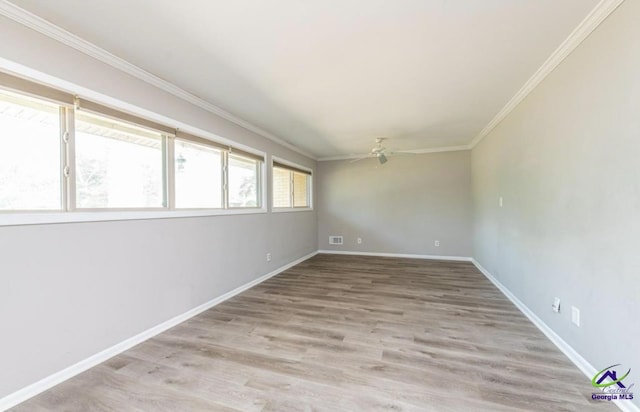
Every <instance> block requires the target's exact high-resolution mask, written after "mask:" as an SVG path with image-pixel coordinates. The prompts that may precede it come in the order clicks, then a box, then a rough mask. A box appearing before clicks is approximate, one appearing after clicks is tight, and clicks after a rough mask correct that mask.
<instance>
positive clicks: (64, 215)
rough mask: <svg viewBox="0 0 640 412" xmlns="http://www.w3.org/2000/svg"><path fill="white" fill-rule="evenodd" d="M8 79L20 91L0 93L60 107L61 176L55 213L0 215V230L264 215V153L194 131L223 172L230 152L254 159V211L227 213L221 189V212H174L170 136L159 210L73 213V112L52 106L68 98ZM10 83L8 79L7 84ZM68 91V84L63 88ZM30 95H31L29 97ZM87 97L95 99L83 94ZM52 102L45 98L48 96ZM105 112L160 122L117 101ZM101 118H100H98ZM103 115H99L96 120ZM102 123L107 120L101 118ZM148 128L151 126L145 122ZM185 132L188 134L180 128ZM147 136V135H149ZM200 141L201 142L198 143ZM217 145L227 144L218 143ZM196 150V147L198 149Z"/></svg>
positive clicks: (27, 82)
mask: <svg viewBox="0 0 640 412" xmlns="http://www.w3.org/2000/svg"><path fill="white" fill-rule="evenodd" d="M11 77H13V78H14V79H13V80H15V82H16V84H18V85H20V88H15V87H12V85H11V84H8V85H6V84H3V83H0V88H2V89H6V90H9V91H11V92H14V93H17V94H21V95H25V96H31V97H35V98H39V99H43V100H50V101H53V102H54V103H56V104H59V105H60V120H61V122H60V145H61V152H60V157H61V159H60V173H61V176H62V182H61V193H60V196H61V200H62V201H61V209H59V210H58V209H55V210H4V211H0V227H2V226H17V225H39V224H52V223H75V222H101V221H116V220H141V219H171V218H180V217H204V216H219V215H222V216H224V215H244V214H263V213H267V212H268V210H267V204H268V203H267V202H268V190H267V187H266V186H265V184H266V182H267V179H266V176H267V153H266V152H263V151H259V150H256V149H253V148H251V147H248V146H245V145H242V144H237V143H235V142H232V141H230V140H228V139H225V138H223V137H220V136H216V135H214V134H211V133H208V132H206V131H202V130H200V129H195V128H190V129H192V130H195V131H196V132H195V135H196V136H198V139H199V141H202V142H205V143H203V144H206V142H211V143H210V144H211V145H212V146H214V147H220V146H224V147H226V150H224V149H223V150H222V155H223V164H224V167H226V164H227V161H228V160H227V158H228V153H229V151H230V150H234V149H235V150H236V152H235V154H237V155H238V156H243V155H245V156H247V157H251V156H255V157H256V158H257V159H261V160H258V164H259V166H258V168H257V169H258V176H257V179H258V187H257V192H258V193H257V198H258V201H259V202H260V205H259V206H258V207H239V208H228V204H227V197H228V194H227V188H226V187H224V186H223V207H224V208H222V209H220V208H216V209H214V208H207V209H184V208H180V209H176V208H175V170H174V167H175V163H174V162H175V139H176V136H175V135H170V134H166V133H163V151H164V156H163V161H164V163H163V174H164V176H163V177H164V179H163V181H164V207H157V208H126V209H124V208H118V209H116V208H100V209H76V208H75V201H76V191H75V189H76V187H75V186H76V185H75V111H76V109H75V108H74V107H73V105H72V104H68V103H63V102H61V101H57V100H53V99H54V98H57V97H58V95H60V96H62V97H64V98H68V97H69V96H70V94H69V93H65V92H60V91H59V90H57V89H54V88H51V87H49V86H40V85H39V84H37V83H35V82H33V81H31V80H22V79H20V78H17V77H14V76H12V75H8V74H4V73H2V72H0V78H1V79H5V78H11ZM9 80H10V81H13V80H12V79H9ZM65 88H68V84H66V85H65ZM32 90H36V92H32ZM41 90H44V92H45V94H43V95H41V94H38V92H39V91H41ZM87 93H88V94H89V95H92V94H95V93H93V92H89V91H87ZM50 95H51V96H52V97H51V98H49V96H50ZM94 101H95V102H97V103H92V102H88V103H89V104H92V105H97V106H99V105H101V103H100V100H99V99H96V100H94ZM105 104H108V105H109V106H110V107H115V109H113V110H114V111H118V107H121V106H124V107H126V109H123V110H126V112H127V113H132V117H136V116H137V113H136V112H139V113H144V114H141V115H140V119H143V120H144V119H145V117H146V118H150V119H153V118H154V117H160V116H159V115H155V114H153V113H149V112H147V111H145V110H143V109H139V108H135V110H134V109H132V108H133V106H131V105H129V104H125V103H123V102H120V101H109V102H106V103H105ZM98 114H101V113H98ZM102 115H105V114H102ZM107 117H109V116H108V114H107ZM117 120H119V121H123V122H125V123H131V124H134V125H135V126H138V127H142V128H145V127H146V125H145V124H144V123H143V124H138V123H136V122H135V121H130V120H129V119H127V118H123V119H117ZM149 122H154V120H149ZM159 122H160V124H172V123H178V124H179V126H181V127H185V126H186V125H184V124H181V123H179V122H174V121H171V122H169V121H167V120H166V119H163V120H161V121H159ZM186 128H189V127H188V126H186ZM152 130H153V129H152ZM176 130H177V128H176ZM200 136H202V137H200ZM221 141H224V142H228V143H222V142H221ZM201 144H202V143H201ZM222 175H223V179H226V178H227V177H226V176H227V174H226V172H225V171H224V170H223V174H222Z"/></svg>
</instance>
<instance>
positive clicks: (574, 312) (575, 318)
mask: <svg viewBox="0 0 640 412" xmlns="http://www.w3.org/2000/svg"><path fill="white" fill-rule="evenodd" d="M571 322H573V323H574V324H575V325H576V326H580V309H578V308H576V307H575V306H571Z"/></svg>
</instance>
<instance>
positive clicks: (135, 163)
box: [75, 113, 165, 209]
mask: <svg viewBox="0 0 640 412" xmlns="http://www.w3.org/2000/svg"><path fill="white" fill-rule="evenodd" d="M75 126H76V133H75V136H76V137H75V157H76V170H75V175H76V207H77V208H78V209H87V208H93V209H102V208H123V209H124V208H161V207H164V206H165V200H164V199H165V190H164V186H165V185H164V166H163V165H164V149H163V137H162V135H161V134H160V133H157V132H153V131H149V130H146V129H143V128H140V127H135V126H132V125H129V124H126V123H122V122H117V121H114V120H111V119H109V118H107V117H103V116H98V115H93V114H86V113H78V114H76V124H75Z"/></svg>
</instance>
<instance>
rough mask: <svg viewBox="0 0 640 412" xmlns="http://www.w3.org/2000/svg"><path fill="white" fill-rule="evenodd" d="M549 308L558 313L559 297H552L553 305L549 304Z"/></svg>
mask: <svg viewBox="0 0 640 412" xmlns="http://www.w3.org/2000/svg"><path fill="white" fill-rule="evenodd" d="M551 309H552V310H553V311H554V312H555V313H560V298H553V305H551Z"/></svg>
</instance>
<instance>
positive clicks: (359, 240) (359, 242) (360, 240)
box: [357, 237, 362, 245]
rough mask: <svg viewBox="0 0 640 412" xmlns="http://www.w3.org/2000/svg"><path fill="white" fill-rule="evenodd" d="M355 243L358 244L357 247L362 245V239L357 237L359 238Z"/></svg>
mask: <svg viewBox="0 0 640 412" xmlns="http://www.w3.org/2000/svg"><path fill="white" fill-rule="evenodd" d="M357 242H358V244H359V245H361V244H362V238H361V237H359V238H358V239H357Z"/></svg>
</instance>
